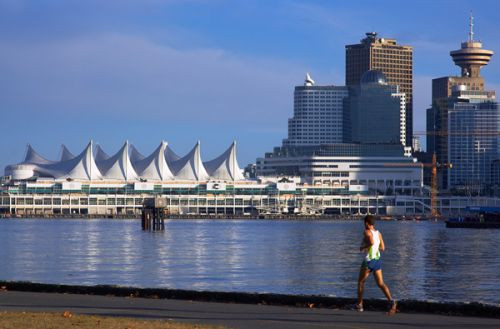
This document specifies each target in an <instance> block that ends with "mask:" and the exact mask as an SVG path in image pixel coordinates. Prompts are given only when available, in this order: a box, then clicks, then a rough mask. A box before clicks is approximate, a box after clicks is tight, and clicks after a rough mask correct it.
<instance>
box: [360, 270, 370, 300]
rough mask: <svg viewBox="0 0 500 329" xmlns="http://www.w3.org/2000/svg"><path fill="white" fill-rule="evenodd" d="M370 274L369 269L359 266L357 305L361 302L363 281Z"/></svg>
mask: <svg viewBox="0 0 500 329" xmlns="http://www.w3.org/2000/svg"><path fill="white" fill-rule="evenodd" d="M369 276H370V270H369V269H368V268H366V267H361V269H360V270H359V277H358V305H362V304H363V291H364V288H365V281H366V279H368V277H369Z"/></svg>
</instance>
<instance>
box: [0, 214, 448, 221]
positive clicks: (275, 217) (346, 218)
mask: <svg viewBox="0 0 500 329" xmlns="http://www.w3.org/2000/svg"><path fill="white" fill-rule="evenodd" d="M364 217H365V215H356V216H354V215H274V214H267V215H259V216H244V215H172V214H170V215H169V216H168V217H167V218H165V220H177V219H180V220H182V219H206V220H218V219H221V220H304V221H316V220H329V221H330V220H331V221H359V220H362V219H363V218H364ZM378 218H379V220H380V221H438V222H444V221H445V220H446V218H445V217H443V218H436V219H434V218H433V219H430V218H427V217H418V216H406V217H405V216H378ZM0 219H7V220H8V219H56V220H57V219H111V220H120V219H137V220H141V217H140V216H139V217H138V216H136V215H109V216H103V215H30V216H26V215H22V216H21V215H9V216H5V215H0Z"/></svg>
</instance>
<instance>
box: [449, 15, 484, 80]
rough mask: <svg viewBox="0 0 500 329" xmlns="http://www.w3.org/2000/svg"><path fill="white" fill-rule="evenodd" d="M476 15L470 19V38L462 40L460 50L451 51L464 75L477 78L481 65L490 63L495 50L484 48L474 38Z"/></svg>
mask: <svg viewBox="0 0 500 329" xmlns="http://www.w3.org/2000/svg"><path fill="white" fill-rule="evenodd" d="M473 28H474V17H473V16H472V13H471V15H470V19H469V40H467V41H466V42H462V47H461V48H460V49H459V50H454V51H451V52H450V56H451V57H452V58H453V61H454V62H455V65H457V66H460V68H461V69H462V77H469V78H477V77H479V76H480V70H481V67H483V66H485V65H488V63H489V61H490V59H491V56H493V51H491V50H486V49H483V48H482V47H483V44H482V43H481V42H479V41H476V40H474V29H473Z"/></svg>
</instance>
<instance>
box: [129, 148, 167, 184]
mask: <svg viewBox="0 0 500 329" xmlns="http://www.w3.org/2000/svg"><path fill="white" fill-rule="evenodd" d="M166 148H167V142H163V141H162V142H161V144H160V145H159V146H158V147H157V148H156V150H154V151H153V153H151V155H149V156H148V157H147V158H144V159H142V160H140V161H137V162H135V163H133V165H134V168H135V171H136V172H137V175H138V176H139V177H140V178H143V179H151V180H171V179H174V175H173V174H172V172H171V171H170V168H169V167H168V164H167V160H166V159H165V149H166Z"/></svg>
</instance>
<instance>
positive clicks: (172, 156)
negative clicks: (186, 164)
mask: <svg viewBox="0 0 500 329" xmlns="http://www.w3.org/2000/svg"><path fill="white" fill-rule="evenodd" d="M180 158H181V157H180V156H178V155H177V153H175V152H174V151H173V150H172V148H171V147H170V145H168V144H167V147H165V159H166V160H167V163H171V162H174V161H177V160H179V159H180Z"/></svg>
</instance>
